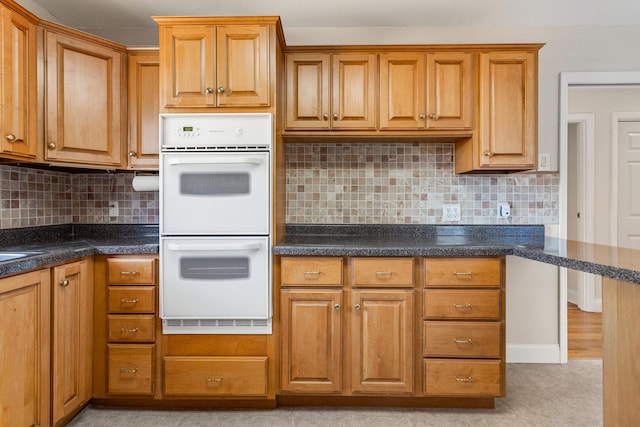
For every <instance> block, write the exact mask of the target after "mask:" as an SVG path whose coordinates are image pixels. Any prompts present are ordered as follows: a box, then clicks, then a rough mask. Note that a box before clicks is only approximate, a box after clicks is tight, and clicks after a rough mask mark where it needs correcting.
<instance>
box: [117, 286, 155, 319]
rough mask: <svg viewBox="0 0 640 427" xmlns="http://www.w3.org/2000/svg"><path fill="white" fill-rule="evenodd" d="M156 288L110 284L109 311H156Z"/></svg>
mask: <svg viewBox="0 0 640 427" xmlns="http://www.w3.org/2000/svg"><path fill="white" fill-rule="evenodd" d="M155 302H156V288H155V287H151V286H109V313H155V307H156V304H155Z"/></svg>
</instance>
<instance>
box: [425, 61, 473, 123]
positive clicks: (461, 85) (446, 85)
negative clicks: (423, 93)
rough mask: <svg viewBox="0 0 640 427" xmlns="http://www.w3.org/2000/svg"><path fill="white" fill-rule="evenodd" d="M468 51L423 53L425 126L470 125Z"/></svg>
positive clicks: (470, 62)
mask: <svg viewBox="0 0 640 427" xmlns="http://www.w3.org/2000/svg"><path fill="white" fill-rule="evenodd" d="M471 59H472V55H471V54H470V53H464V52H451V53H450V52H439V53H429V54H427V79H428V88H427V92H428V96H427V103H428V106H427V117H426V119H427V129H470V128H471V124H472V107H473V105H474V100H475V99H476V96H475V94H474V93H473V92H472V61H471Z"/></svg>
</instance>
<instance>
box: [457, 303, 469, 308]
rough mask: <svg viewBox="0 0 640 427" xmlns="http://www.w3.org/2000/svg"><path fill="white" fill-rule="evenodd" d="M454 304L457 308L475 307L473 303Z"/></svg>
mask: <svg viewBox="0 0 640 427" xmlns="http://www.w3.org/2000/svg"><path fill="white" fill-rule="evenodd" d="M453 306H454V307H455V308H471V307H473V305H471V304H469V303H466V304H453Z"/></svg>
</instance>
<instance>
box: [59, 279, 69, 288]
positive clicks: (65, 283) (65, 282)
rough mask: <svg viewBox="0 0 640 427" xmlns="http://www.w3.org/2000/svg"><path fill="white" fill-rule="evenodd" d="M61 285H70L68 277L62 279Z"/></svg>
mask: <svg viewBox="0 0 640 427" xmlns="http://www.w3.org/2000/svg"><path fill="white" fill-rule="evenodd" d="M60 286H65V287H66V286H69V281H68V280H67V279H64V280H60Z"/></svg>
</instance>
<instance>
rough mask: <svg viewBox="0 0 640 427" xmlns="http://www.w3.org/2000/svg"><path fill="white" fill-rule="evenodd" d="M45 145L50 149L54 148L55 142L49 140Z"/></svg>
mask: <svg viewBox="0 0 640 427" xmlns="http://www.w3.org/2000/svg"><path fill="white" fill-rule="evenodd" d="M47 146H48V147H49V148H50V149H52V150H54V149H55V148H56V144H55V143H53V142H50V143H49V144H47Z"/></svg>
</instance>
